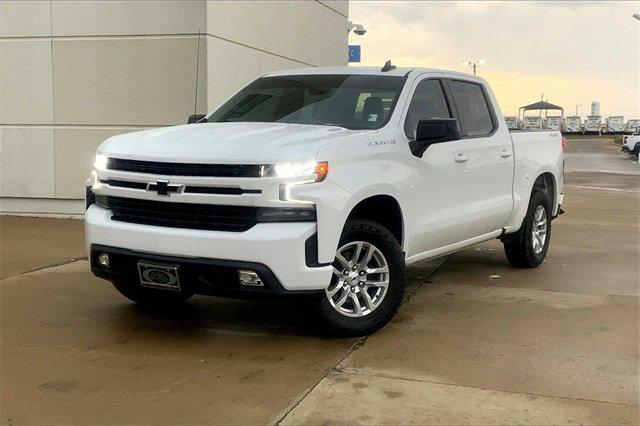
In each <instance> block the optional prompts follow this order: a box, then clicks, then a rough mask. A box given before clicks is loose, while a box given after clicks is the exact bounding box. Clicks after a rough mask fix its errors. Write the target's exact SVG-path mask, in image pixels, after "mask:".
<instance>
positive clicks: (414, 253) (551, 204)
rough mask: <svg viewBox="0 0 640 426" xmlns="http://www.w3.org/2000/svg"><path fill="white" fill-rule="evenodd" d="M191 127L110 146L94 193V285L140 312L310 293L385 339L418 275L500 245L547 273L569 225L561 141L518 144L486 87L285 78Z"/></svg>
mask: <svg viewBox="0 0 640 426" xmlns="http://www.w3.org/2000/svg"><path fill="white" fill-rule="evenodd" d="M385 102H386V105H387V106H386V107H385ZM189 122H192V123H195V124H191V125H183V126H175V127H168V128H162V129H153V130H145V131H142V132H136V133H129V134H124V135H119V136H114V137H112V138H109V139H107V140H106V141H105V142H104V143H103V144H101V145H100V146H99V147H98V151H97V154H96V157H95V162H94V168H93V171H92V172H91V175H90V177H89V179H88V182H87V188H86V194H87V197H86V200H87V211H86V215H85V231H86V242H87V250H88V253H89V259H90V263H91V268H92V271H93V273H94V274H95V275H97V276H99V277H102V278H105V279H107V280H109V281H111V282H112V283H113V285H114V286H115V288H116V289H117V290H118V291H119V292H120V293H122V294H123V295H124V296H125V297H127V298H129V299H131V300H133V301H134V302H137V303H140V304H147V305H152V306H153V305H162V306H171V305H174V304H179V303H182V302H184V301H185V300H187V299H188V298H189V297H191V296H192V295H193V294H211V295H224V296H236V297H253V296H260V295H262V296H265V295H270V296H273V295H305V296H306V297H308V298H310V299H311V300H313V301H314V302H315V303H316V306H317V309H318V313H319V315H321V317H322V321H321V324H322V325H323V326H325V327H327V328H329V329H330V330H331V331H332V332H334V333H337V334H343V335H345V334H346V335H362V334H367V333H371V332H374V331H375V330H377V329H379V328H380V327H382V326H383V325H385V324H386V323H387V322H388V321H389V320H390V319H391V318H392V317H393V316H394V315H395V313H396V311H397V310H398V307H399V306H400V304H401V302H402V300H403V294H404V286H405V267H406V265H411V264H413V263H416V262H420V261H422V260H426V259H431V258H434V257H438V256H443V255H446V254H448V253H453V252H455V251H458V250H461V249H463V248H465V247H469V246H471V245H473V244H477V243H480V242H483V241H487V240H491V239H496V238H499V239H500V240H501V241H502V242H503V244H504V250H505V253H506V257H507V259H508V261H509V262H510V263H511V264H512V265H513V266H515V267H524V268H531V267H536V266H538V265H540V264H541V263H542V262H543V260H544V259H545V256H546V254H547V250H548V249H549V243H550V237H551V224H552V219H554V218H555V217H556V216H557V215H558V214H559V213H561V212H562V210H561V205H562V201H563V193H562V191H563V154H562V146H561V145H562V137H561V135H560V133H559V132H557V131H550V130H543V131H513V132H509V130H508V129H507V126H506V123H505V120H504V118H503V117H502V114H501V112H500V108H499V107H498V104H497V102H496V99H495V96H494V95H493V93H492V91H491V89H490V88H489V86H488V85H487V83H486V82H485V81H484V80H483V79H481V78H478V77H475V76H472V75H468V74H462V73H457V72H452V71H439V70H433V69H423V68H396V67H394V66H393V65H391V64H390V63H389V62H388V63H387V64H385V66H384V67H383V68H382V69H380V68H371V67H363V68H354V67H328V68H305V69H300V70H289V71H276V72H271V73H268V74H266V75H264V76H262V77H260V78H258V79H257V80H255V81H253V82H252V83H250V84H248V85H247V86H245V87H244V88H243V89H241V90H240V91H239V92H237V93H236V94H235V95H233V96H232V97H231V98H230V99H229V100H227V101H226V102H225V103H224V104H222V105H221V106H220V107H219V108H217V109H215V110H214V111H213V112H211V113H209V114H208V115H207V116H203V115H202V116H192V117H190V118H189ZM283 315H285V313H283Z"/></svg>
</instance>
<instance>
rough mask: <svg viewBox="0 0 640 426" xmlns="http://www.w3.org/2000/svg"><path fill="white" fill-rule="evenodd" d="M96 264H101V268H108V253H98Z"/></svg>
mask: <svg viewBox="0 0 640 426" xmlns="http://www.w3.org/2000/svg"><path fill="white" fill-rule="evenodd" d="M98 265H100V266H102V267H103V268H109V254H107V253H100V254H99V255H98Z"/></svg>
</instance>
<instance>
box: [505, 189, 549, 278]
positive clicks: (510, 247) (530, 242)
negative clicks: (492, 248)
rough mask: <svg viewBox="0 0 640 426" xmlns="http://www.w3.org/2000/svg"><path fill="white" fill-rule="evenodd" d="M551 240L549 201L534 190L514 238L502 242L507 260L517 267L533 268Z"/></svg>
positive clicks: (547, 248) (538, 263)
mask: <svg viewBox="0 0 640 426" xmlns="http://www.w3.org/2000/svg"><path fill="white" fill-rule="evenodd" d="M550 240H551V211H550V203H549V202H548V200H547V197H546V195H545V194H544V193H543V192H542V191H535V192H534V193H533V194H532V195H531V200H530V201H529V209H528V210H527V215H526V216H525V218H524V221H523V222H522V227H521V228H520V231H518V233H517V234H516V238H510V239H509V240H506V241H505V242H504V252H505V254H506V255H507V260H508V261H509V263H510V264H511V265H512V266H515V267H517V268H535V267H536V266H538V265H540V264H541V263H542V262H543V261H544V258H545V257H546V256H547V250H549V242H550Z"/></svg>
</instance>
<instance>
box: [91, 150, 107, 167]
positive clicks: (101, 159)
mask: <svg viewBox="0 0 640 426" xmlns="http://www.w3.org/2000/svg"><path fill="white" fill-rule="evenodd" d="M108 162H109V157H107V156H106V155H102V154H96V156H95V157H94V158H93V168H94V169H96V170H107V163H108Z"/></svg>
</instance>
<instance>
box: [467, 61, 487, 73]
mask: <svg viewBox="0 0 640 426" xmlns="http://www.w3.org/2000/svg"><path fill="white" fill-rule="evenodd" d="M482 64H484V59H476V60H475V61H464V62H463V63H462V65H467V66H469V67H473V75H476V74H477V71H476V69H477V68H478V67H479V66H480V65H482Z"/></svg>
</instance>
